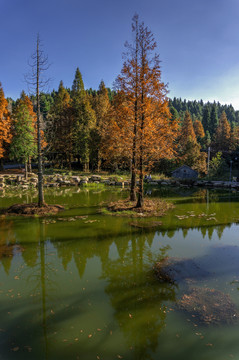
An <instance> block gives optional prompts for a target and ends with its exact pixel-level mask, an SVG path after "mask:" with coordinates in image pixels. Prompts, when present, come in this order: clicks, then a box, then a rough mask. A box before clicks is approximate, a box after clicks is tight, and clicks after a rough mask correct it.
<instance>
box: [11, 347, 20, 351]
mask: <svg viewBox="0 0 239 360" xmlns="http://www.w3.org/2000/svg"><path fill="white" fill-rule="evenodd" d="M19 349H20V348H19V346H15V347H14V348H13V349H11V350H12V351H18V350H19Z"/></svg>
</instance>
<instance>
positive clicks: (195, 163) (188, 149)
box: [179, 111, 206, 173]
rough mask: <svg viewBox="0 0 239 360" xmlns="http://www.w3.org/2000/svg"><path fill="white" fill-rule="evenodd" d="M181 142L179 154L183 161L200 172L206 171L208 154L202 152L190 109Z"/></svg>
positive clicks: (182, 130)
mask: <svg viewBox="0 0 239 360" xmlns="http://www.w3.org/2000/svg"><path fill="white" fill-rule="evenodd" d="M201 134H202V133H201ZM179 144H180V146H179V156H180V158H181V162H182V163H183V164H186V165H188V166H191V167H192V168H193V169H195V170H197V171H198V172H200V173H205V172H206V155H205V154H204V153H201V152H200V149H201V146H200V144H199V143H198V142H197V138H196V135H195V132H194V127H193V123H192V119H191V116H190V114H189V112H188V111H186V112H185V116H184V120H183V123H182V128H181V133H180V137H179Z"/></svg>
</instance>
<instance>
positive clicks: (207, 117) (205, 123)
mask: <svg viewBox="0 0 239 360" xmlns="http://www.w3.org/2000/svg"><path fill="white" fill-rule="evenodd" d="M210 120H211V118H210V109H209V106H208V105H207V106H205V108H204V110H203V118H202V124H203V129H204V132H205V133H206V132H207V131H209V132H210Z"/></svg>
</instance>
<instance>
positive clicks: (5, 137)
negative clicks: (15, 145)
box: [0, 83, 12, 168]
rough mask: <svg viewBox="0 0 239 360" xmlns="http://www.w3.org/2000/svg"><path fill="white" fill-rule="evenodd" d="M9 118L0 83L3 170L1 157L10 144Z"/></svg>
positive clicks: (0, 146) (0, 145)
mask: <svg viewBox="0 0 239 360" xmlns="http://www.w3.org/2000/svg"><path fill="white" fill-rule="evenodd" d="M11 124H12V120H11V116H10V113H9V111H8V102H7V100H6V99H5V96H4V92H3V88H2V84H1V83H0V161H1V166H0V167H1V168H3V157H4V154H5V151H6V146H7V144H9V143H10V142H11V139H12V133H11Z"/></svg>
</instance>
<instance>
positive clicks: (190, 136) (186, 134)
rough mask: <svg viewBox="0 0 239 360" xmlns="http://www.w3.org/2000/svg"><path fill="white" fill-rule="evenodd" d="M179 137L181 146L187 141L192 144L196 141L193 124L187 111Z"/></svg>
mask: <svg viewBox="0 0 239 360" xmlns="http://www.w3.org/2000/svg"><path fill="white" fill-rule="evenodd" d="M180 137H181V144H182V145H184V144H186V143H187V142H188V141H190V142H193V143H194V142H196V141H197V139H196V135H195V132H194V128H193V122H192V119H191V116H190V114H189V112H188V111H186V112H185V116H184V120H183V124H182V129H181V136H180Z"/></svg>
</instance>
